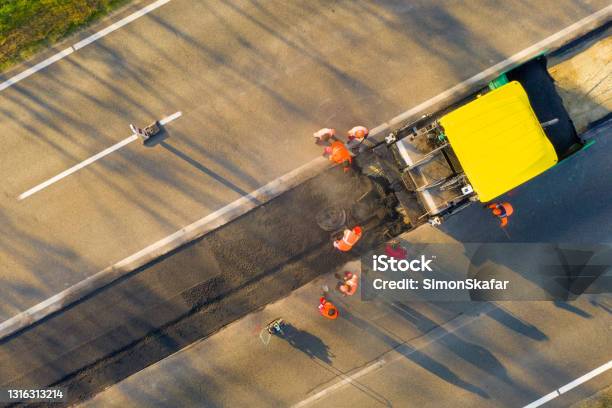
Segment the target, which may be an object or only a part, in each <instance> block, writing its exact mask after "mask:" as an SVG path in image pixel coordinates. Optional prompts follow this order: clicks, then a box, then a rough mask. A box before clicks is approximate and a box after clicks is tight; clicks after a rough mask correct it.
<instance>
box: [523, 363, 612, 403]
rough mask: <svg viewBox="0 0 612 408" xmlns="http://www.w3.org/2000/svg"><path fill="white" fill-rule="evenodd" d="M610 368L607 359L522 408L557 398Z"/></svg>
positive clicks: (611, 366)
mask: <svg viewBox="0 0 612 408" xmlns="http://www.w3.org/2000/svg"><path fill="white" fill-rule="evenodd" d="M611 368H612V360H610V361H608V362H607V363H606V364H604V365H602V366H599V367H597V368H596V369H594V370H591V371H589V372H588V373H586V374H585V375H583V376H582V377H579V378H576V379H575V380H574V381H572V382H570V383H568V384H566V385H564V386H563V387H560V388H558V389H556V390H554V391H553V392H551V393H550V394H546V395H545V396H543V397H542V398H540V399H538V400H536V401H533V402H532V403H531V404H527V405H525V406H524V407H523V408H536V407H539V406H541V405H544V404H546V403H547V402H548V401H551V400H553V399H555V398H557V397H558V396H559V395H561V394H565V393H566V392H568V391H569V390H571V389H574V388H576V387H577V386H579V385H580V384H583V383H585V382H587V381H589V380H590V379H592V378H594V377H597V376H598V375H600V374H603V373H605V372H606V371H608V370H609V369H611Z"/></svg>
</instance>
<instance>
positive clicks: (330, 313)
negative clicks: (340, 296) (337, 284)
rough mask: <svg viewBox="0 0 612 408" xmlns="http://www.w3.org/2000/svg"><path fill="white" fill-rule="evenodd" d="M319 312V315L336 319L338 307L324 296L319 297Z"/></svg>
mask: <svg viewBox="0 0 612 408" xmlns="http://www.w3.org/2000/svg"><path fill="white" fill-rule="evenodd" d="M319 313H320V314H321V316H323V317H326V318H328V319H332V320H334V319H337V318H338V309H337V308H336V306H335V305H334V304H333V303H332V302H328V301H327V300H326V299H325V298H321V303H320V304H319Z"/></svg>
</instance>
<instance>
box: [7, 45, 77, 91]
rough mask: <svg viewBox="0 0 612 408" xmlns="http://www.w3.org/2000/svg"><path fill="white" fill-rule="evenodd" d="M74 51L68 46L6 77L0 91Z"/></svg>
mask: <svg viewBox="0 0 612 408" xmlns="http://www.w3.org/2000/svg"><path fill="white" fill-rule="evenodd" d="M73 52H74V48H72V47H68V48H66V49H65V50H63V51H60V52H58V53H57V54H55V55H53V56H51V57H49V58H47V59H46V60H44V61H42V62H39V63H38V64H36V65H34V66H32V67H30V68H28V69H26V70H25V71H23V72H21V73H19V74H17V75H15V76H14V77H12V78H9V79H7V80H6V81H4V82H2V83H1V84H0V91H2V90H4V89H6V88H8V87H9V86H12V85H14V84H16V83H17V82H19V81H21V80H22V79H25V78H27V77H29V76H30V75H32V74H34V73H35V72H38V71H40V70H41V69H43V68H45V67H48V66H49V65H51V64H53V63H54V62H57V61H59V60H61V59H62V58H64V57H66V56H68V55H70V54H72V53H73Z"/></svg>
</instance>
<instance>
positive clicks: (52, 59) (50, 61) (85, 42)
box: [0, 0, 172, 91]
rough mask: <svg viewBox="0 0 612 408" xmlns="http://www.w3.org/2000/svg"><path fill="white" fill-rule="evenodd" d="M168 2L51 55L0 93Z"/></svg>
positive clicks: (161, 0) (153, 5)
mask: <svg viewBox="0 0 612 408" xmlns="http://www.w3.org/2000/svg"><path fill="white" fill-rule="evenodd" d="M170 1H172V0H157V1H156V2H154V3H151V4H149V5H148V6H146V7H143V8H141V9H140V10H138V11H135V12H134V13H132V14H130V15H129V16H127V17H124V18H122V19H121V20H119V21H117V22H116V23H113V24H111V25H110V26H108V27H106V28H104V29H102V30H100V31H98V32H96V33H95V34H92V35H90V36H89V37H87V38H85V39H83V40H81V41H79V42H77V43H76V44H74V45H72V46H70V47H68V48H66V49H65V50H63V51H60V52H58V53H57V54H55V55H52V56H51V57H49V58H47V59H45V60H43V61H42V62H39V63H38V64H36V65H34V66H32V67H30V68H28V69H26V70H24V71H23V72H20V73H19V74H17V75H15V76H13V77H11V78H9V79H7V80H6V81H4V82H2V83H0V91H3V90H5V89H6V88H8V87H10V86H13V85H15V84H16V83H17V82H19V81H21V80H23V79H25V78H27V77H29V76H30V75H32V74H34V73H36V72H38V71H40V70H41V69H43V68H46V67H48V66H49V65H51V64H53V63H55V62H57V61H59V60H61V59H63V58H65V57H67V56H68V55H70V54H72V53H73V52H74V51H77V50H80V49H81V48H83V47H85V46H87V45H89V44H91V43H93V42H94V41H97V40H99V39H100V38H102V37H104V36H106V35H108V34H110V33H112V32H113V31H115V30H117V29H119V28H121V27H123V26H124V25H126V24H129V23H131V22H132V21H134V20H136V19H138V18H140V17H142V16H144V15H146V14H148V13H150V12H151V11H153V10H155V9H157V8H159V7H161V6H163V5H164V4H166V3H169V2H170Z"/></svg>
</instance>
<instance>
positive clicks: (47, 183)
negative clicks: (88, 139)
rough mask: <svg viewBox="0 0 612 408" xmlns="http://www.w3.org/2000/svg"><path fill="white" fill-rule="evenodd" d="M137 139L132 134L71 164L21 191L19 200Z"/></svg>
mask: <svg viewBox="0 0 612 408" xmlns="http://www.w3.org/2000/svg"><path fill="white" fill-rule="evenodd" d="M136 139H138V136H136V135H132V136H130V137H128V138H126V139H123V140H122V141H120V142H119V143H116V144H114V145H112V146H111V147H109V148H107V149H105V150H102V151H101V152H100V153H98V154H96V155H94V156H91V157H90V158H89V159H87V160H83V161H82V162H80V163H79V164H77V165H75V166H72V167H71V168H69V169H68V170H64V171H63V172H61V173H60V174H58V175H57V176H55V177H51V178H50V179H49V180H47V181H45V182H44V183H40V184H39V185H37V186H36V187H33V188H31V189H29V190H28V191H26V192H25V193H22V194H21V195H19V200H23V199H24V198H28V197H29V196H31V195H32V194H35V193H37V192H39V191H40V190H42V189H44V188H46V187H49V186H50V185H51V184H53V183H55V182H57V181H59V180H61V179H63V178H64V177H67V176H69V175H71V174H72V173H74V172H76V171H79V170H80V169H82V168H83V167H85V166H87V165H90V164H91V163H93V162H95V161H96V160H99V159H101V158H102V157H104V156H106V155H108V154H110V153H112V152H114V151H115V150H117V149H121V148H122V147H123V146H125V145H127V144H129V143H132V142H133V141H134V140H136Z"/></svg>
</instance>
